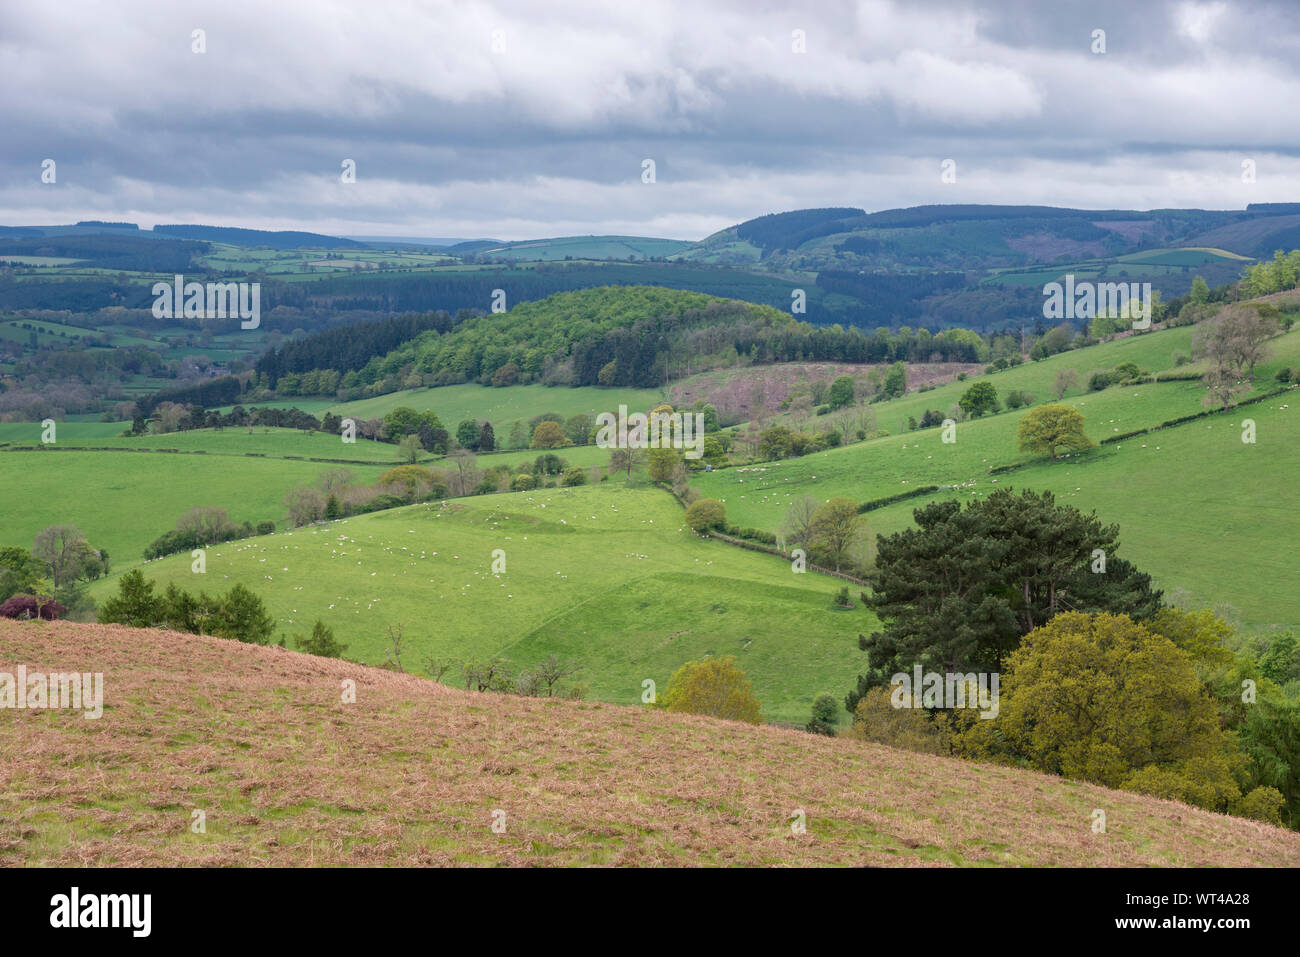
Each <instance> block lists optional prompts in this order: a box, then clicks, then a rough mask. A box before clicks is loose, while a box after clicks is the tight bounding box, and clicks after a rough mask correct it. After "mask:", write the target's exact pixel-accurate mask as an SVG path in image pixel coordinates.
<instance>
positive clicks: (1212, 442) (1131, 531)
mask: <svg viewBox="0 0 1300 957" xmlns="http://www.w3.org/2000/svg"><path fill="white" fill-rule="evenodd" d="M1186 334H1187V330H1184V329H1175V330H1172V331H1170V332H1165V333H1155V334H1152V335H1150V336H1141V337H1134V338H1130V339H1125V340H1120V341H1118V342H1114V343H1108V344H1106V345H1103V346H1100V347H1098V348H1096V349H1090V350H1081V351H1079V352H1076V353H1065V354H1063V355H1059V356H1054V357H1052V358H1051V359H1048V360H1045V361H1043V362H1041V363H1032V364H1028V365H1025V366H1021V367H1018V368H1016V369H1011V370H1007V371H1005V372H1000V373H996V374H994V375H992V376H990V377H989V381H990V382H993V383H994V384H995V385H996V386H997V388H998V390H999V392H1000V393H1005V391H1006V390H1007V389H1009V388H1028V389H1030V390H1031V391H1036V392H1037V393H1038V396H1039V400H1040V401H1041V400H1042V399H1044V398H1046V395H1045V393H1046V391H1047V387H1049V386H1050V383H1051V380H1052V379H1053V378H1054V377H1055V370H1056V369H1058V368H1064V367H1075V368H1080V369H1081V370H1082V372H1081V376H1082V378H1085V379H1086V371H1087V370H1088V369H1092V368H1110V367H1112V366H1113V365H1115V364H1117V363H1119V362H1122V361H1134V362H1137V363H1138V364H1139V365H1141V366H1143V367H1144V368H1147V369H1151V370H1159V369H1160V368H1161V365H1160V358H1161V356H1162V355H1164V356H1168V355H1169V354H1170V352H1171V351H1172V350H1176V349H1177V348H1178V347H1179V345H1180V344H1181V343H1182V342H1183V341H1184V340H1185V337H1186ZM1272 350H1273V353H1274V356H1273V358H1272V359H1271V360H1270V361H1269V362H1268V363H1266V364H1264V365H1262V366H1261V367H1260V368H1259V370H1258V373H1257V382H1256V392H1257V393H1258V392H1260V391H1263V390H1265V389H1272V388H1275V387H1276V386H1277V383H1276V382H1273V381H1272V380H1271V373H1272V372H1273V371H1274V370H1275V369H1276V368H1279V367H1280V366H1281V365H1284V364H1290V365H1292V366H1295V365H1297V364H1300V363H1298V362H1297V359H1300V332H1292V333H1289V334H1287V335H1286V336H1283V337H1281V338H1279V339H1276V340H1274V342H1273V344H1272ZM1166 364H1168V360H1167V359H1166ZM971 381H974V380H968V381H967V382H962V383H953V384H952V385H948V386H942V387H940V388H938V389H935V390H934V391H932V392H927V393H920V394H916V395H908V396H907V397H905V398H902V399H898V400H895V401H892V402H888V403H882V404H881V405H879V406H877V407H876V408H877V416H878V420H879V422H880V424H881V425H882V426H884V427H885V428H890V429H893V428H896V427H897V424H898V423H896V421H895V420H896V419H900V418H903V417H904V416H906V415H913V416H915V417H917V418H920V416H921V414H922V411H923V410H924V409H925V408H937V409H940V410H941V411H943V410H946V409H947V407H948V406H949V405H950V404H951V402H952V401H955V399H956V398H957V397H958V396H960V394H961V393H962V392H964V391H965V389H966V388H968V387H969V385H970V382H971ZM1074 392H1075V394H1074V395H1071V396H1067V397H1066V399H1065V402H1066V404H1068V405H1072V406H1075V407H1076V408H1078V409H1079V410H1080V411H1081V412H1082V413H1083V415H1084V417H1085V427H1086V429H1087V431H1088V434H1089V435H1090V436H1091V437H1092V438H1093V439H1094V440H1097V441H1100V440H1101V439H1104V438H1106V437H1107V436H1111V435H1115V434H1121V433H1126V432H1130V431H1134V430H1136V429H1140V428H1146V427H1150V426H1154V425H1158V424H1159V423H1161V422H1164V421H1167V420H1169V419H1173V418H1176V417H1179V416H1183V415H1189V414H1193V413H1196V412H1199V411H1202V406H1201V398H1202V396H1203V395H1204V389H1203V388H1202V387H1201V386H1200V385H1199V383H1196V382H1156V383H1150V384H1147V385H1138V386H1127V387H1113V388H1110V389H1106V390H1104V391H1102V392H1093V393H1080V392H1079V391H1078V390H1077V389H1076V390H1074ZM1290 405H1291V403H1290V402H1289V397H1288V396H1282V397H1280V398H1277V399H1272V400H1269V401H1267V402H1263V403H1258V404H1255V405H1250V406H1247V407H1245V408H1244V409H1240V410H1230V411H1229V412H1227V413H1223V414H1220V415H1217V416H1213V417H1210V418H1207V419H1204V420H1197V421H1193V422H1191V423H1188V424H1186V425H1183V426H1180V427H1178V428H1176V429H1172V430H1167V431H1163V432H1160V433H1156V434H1153V435H1148V436H1141V437H1139V438H1137V439H1133V440H1126V441H1124V442H1122V443H1118V444H1117V445H1111V446H1106V447H1103V449H1101V450H1099V451H1098V452H1097V453H1095V454H1093V455H1091V456H1089V457H1087V458H1086V459H1083V460H1079V459H1077V458H1076V459H1074V460H1073V461H1072V460H1066V461H1063V462H1060V463H1047V462H1043V463H1038V464H1034V465H1032V467H1030V468H1026V469H1023V470H1018V471H1014V472H1011V473H1009V474H1006V475H1002V476H990V475H989V471H988V470H989V468H990V467H992V466H996V465H1002V464H1006V463H1012V462H1018V461H1029V460H1028V459H1027V458H1026V457H1025V456H1022V455H1021V454H1020V453H1019V452H1018V451H1017V449H1016V427H1017V424H1018V422H1019V419H1020V418H1021V416H1022V415H1024V414H1025V413H1024V412H1023V411H1022V412H1004V413H1001V414H998V415H994V416H986V417H983V418H980V419H976V420H972V421H969V422H963V423H960V424H959V425H958V426H957V441H956V442H955V443H952V444H945V443H943V442H942V441H941V430H940V429H937V428H932V429H925V430H920V431H916V432H906V433H903V434H899V435H890V436H886V437H884V438H880V439H874V440H871V441H868V442H862V443H857V444H854V445H851V446H846V447H844V448H840V449H834V450H831V451H828V452H822V453H817V454H815V455H811V456H806V457H804V458H800V459H791V460H786V461H782V462H768V463H764V464H761V465H758V466H753V467H749V468H734V469H727V470H723V471H719V472H713V473H710V474H706V475H699V476H697V477H696V479H695V482H694V485H695V487H696V488H697V489H698V490H699V491H700V493H701V494H702V495H706V496H711V497H715V498H719V499H722V500H723V501H724V502H725V503H726V507H727V515H728V519H729V520H730V521H731V522H733V523H734V524H737V525H743V526H753V527H758V528H766V529H770V530H776V529H777V528H779V526H780V524H781V521H782V519H783V517H784V515H785V512H786V509H787V508H788V507H789V504H790V502H791V501H792V500H794V499H795V498H797V497H799V496H801V495H805V494H807V495H813V496H815V497H817V498H818V499H820V500H825V499H828V498H831V497H833V496H838V495H843V496H847V497H850V498H852V499H854V500H856V501H868V500H871V499H875V498H882V497H885V496H888V495H893V494H896V493H898V492H904V491H907V490H908V489H909V488H917V487H920V486H927V485H939V486H948V487H955V491H950V492H944V493H943V494H944V495H952V494H957V495H963V496H970V495H976V494H986V493H987V492H988V491H989V490H991V489H992V488H994V487H996V486H998V485H1012V486H1015V487H1027V488H1048V489H1053V490H1055V491H1057V492H1059V493H1060V494H1061V495H1062V496H1063V498H1065V500H1066V501H1068V502H1069V503H1070V504H1074V505H1077V506H1079V507H1081V508H1084V510H1085V511H1087V510H1092V509H1096V510H1097V512H1098V514H1099V515H1100V516H1101V517H1102V518H1103V519H1104V520H1105V521H1107V522H1118V523H1119V524H1120V527H1121V530H1122V532H1123V535H1122V540H1123V542H1124V553H1125V554H1126V555H1128V556H1129V557H1130V558H1132V559H1135V560H1137V561H1138V562H1139V564H1140V565H1141V567H1142V568H1143V569H1144V570H1146V571H1148V572H1150V573H1152V574H1153V575H1154V576H1155V577H1156V578H1157V579H1158V581H1159V582H1160V583H1161V584H1162V585H1164V586H1165V587H1167V588H1185V589H1188V590H1189V591H1190V592H1191V598H1192V599H1193V600H1194V601H1195V602H1196V603H1197V604H1205V605H1212V604H1216V603H1219V602H1228V603H1230V604H1232V605H1233V606H1235V607H1236V608H1237V609H1239V611H1240V612H1241V615H1242V617H1243V620H1244V621H1246V622H1247V623H1252V624H1270V623H1278V622H1281V623H1288V622H1295V621H1297V620H1300V603H1298V602H1297V601H1296V600H1295V599H1294V597H1293V596H1292V595H1291V594H1290V592H1289V591H1288V590H1287V589H1279V588H1277V587H1276V581H1277V580H1278V579H1277V578H1271V577H1270V576H1268V575H1267V574H1261V569H1269V568H1274V567H1277V564H1276V563H1277V562H1279V561H1281V555H1282V554H1283V550H1282V548H1281V546H1280V545H1279V543H1282V542H1287V541H1290V540H1292V539H1293V538H1294V536H1295V534H1296V533H1297V532H1300V519H1297V518H1296V511H1295V509H1294V508H1293V507H1291V505H1290V504H1289V499H1288V498H1287V495H1288V492H1289V489H1288V487H1287V485H1286V483H1285V480H1284V479H1282V478H1281V477H1282V476H1285V475H1289V474H1292V473H1294V470H1295V467H1296V466H1297V465H1300V420H1298V419H1297V418H1296V414H1297V413H1296V411H1295V410H1294V409H1292V408H1290ZM1247 417H1249V418H1253V419H1254V420H1255V421H1256V423H1257V427H1258V437H1257V442H1256V443H1255V444H1254V445H1245V444H1243V443H1242V442H1241V428H1240V423H1241V421H1242V420H1243V419H1244V418H1247ZM1144 446H1145V448H1144ZM927 500H929V498H928V497H926V498H918V499H915V500H911V501H908V502H904V503H900V504H898V505H894V506H891V507H889V508H888V509H883V510H878V511H873V512H871V513H869V515H868V517H867V520H868V524H869V526H870V530H871V532H872V535H873V538H874V535H875V534H876V533H879V532H891V531H896V530H898V529H899V528H902V527H905V526H906V525H907V524H908V523H909V522H910V519H911V514H912V510H913V509H914V508H916V507H917V506H918V505H920V504H922V503H923V502H925V501H927ZM1191 502H1194V503H1197V506H1198V507H1197V508H1195V509H1193V510H1191V511H1190V512H1189V509H1188V503H1191ZM1278 574H1279V575H1281V574H1282V570H1281V569H1280V568H1278Z"/></svg>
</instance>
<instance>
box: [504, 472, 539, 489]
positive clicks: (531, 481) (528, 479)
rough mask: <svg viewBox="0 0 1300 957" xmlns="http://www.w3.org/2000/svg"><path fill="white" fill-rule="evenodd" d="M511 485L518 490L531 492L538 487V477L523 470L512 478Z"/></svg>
mask: <svg viewBox="0 0 1300 957" xmlns="http://www.w3.org/2000/svg"><path fill="white" fill-rule="evenodd" d="M510 487H511V488H513V489H514V490H515V491H516V492H530V491H532V490H533V489H534V488H536V487H537V479H535V478H533V477H532V475H530V474H529V473H527V472H522V473H520V474H519V475H516V476H515V477H514V478H513V479H512V480H511V482H510Z"/></svg>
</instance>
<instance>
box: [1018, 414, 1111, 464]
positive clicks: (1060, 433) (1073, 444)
mask: <svg viewBox="0 0 1300 957" xmlns="http://www.w3.org/2000/svg"><path fill="white" fill-rule="evenodd" d="M1016 437H1017V438H1018V439H1019V445H1020V451H1021V452H1028V453H1030V454H1031V455H1042V454H1044V453H1046V454H1047V455H1049V456H1051V457H1052V458H1053V459H1055V458H1056V451H1057V449H1069V450H1070V451H1072V452H1082V451H1083V450H1084V449H1090V448H1093V447H1094V446H1096V444H1097V443H1096V442H1094V441H1093V440H1092V439H1090V438H1088V436H1087V435H1086V434H1085V433H1084V431H1083V415H1082V414H1080V412H1079V410H1078V409H1073V408H1071V407H1070V406H1068V405H1057V404H1056V403H1048V404H1047V405H1040V406H1039V407H1038V408H1036V409H1034V410H1033V411H1031V412H1026V413H1025V414H1024V416H1022V417H1021V419H1020V424H1019V425H1018V426H1017V427H1016Z"/></svg>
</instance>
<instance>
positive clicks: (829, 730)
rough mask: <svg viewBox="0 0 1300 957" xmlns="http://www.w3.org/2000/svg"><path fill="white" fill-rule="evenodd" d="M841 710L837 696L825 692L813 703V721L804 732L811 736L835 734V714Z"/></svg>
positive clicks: (805, 727)
mask: <svg viewBox="0 0 1300 957" xmlns="http://www.w3.org/2000/svg"><path fill="white" fill-rule="evenodd" d="M838 710H839V703H838V702H837V701H836V700H835V696H834V695H833V694H830V693H829V692H826V691H823V692H822V693H821V694H819V695H818V696H817V697H816V699H814V701H813V706H812V720H810V721H809V722H808V724H807V725H805V726H804V730H805V731H808V732H810V733H811V734H825V735H834V734H835V713H836V711H838Z"/></svg>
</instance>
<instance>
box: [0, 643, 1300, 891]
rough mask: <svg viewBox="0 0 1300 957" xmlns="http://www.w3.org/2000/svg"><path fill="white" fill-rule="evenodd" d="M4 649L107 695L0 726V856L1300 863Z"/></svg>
mask: <svg viewBox="0 0 1300 957" xmlns="http://www.w3.org/2000/svg"><path fill="white" fill-rule="evenodd" d="M14 662H23V663H26V664H27V665H28V666H29V668H31V669H32V670H35V669H37V668H45V669H47V670H50V671H53V670H56V669H57V670H65V671H70V670H77V671H90V672H102V673H103V675H104V686H105V698H106V706H105V708H104V713H103V717H102V718H100V719H99V720H97V721H87V720H85V719H84V718H83V717H82V716H81V715H80V714H79V713H75V712H71V711H15V712H12V713H10V714H9V716H8V717H7V718H6V720H5V721H3V722H0V755H3V757H4V760H3V761H0V864H7V865H28V866H31V865H68V866H81V867H84V866H88V865H89V866H132V865H136V866H139V865H164V866H176V865H226V866H230V865H242V866H265V865H297V866H306V865H321V866H335V865H345V864H350V865H364V866H376V865H487V864H505V865H530V864H531V865H538V864H542V865H586V864H633V865H643V866H645V865H770V864H791V865H800V864H807V865H818V864H821V865H825V864H841V865H895V866H914V865H935V864H939V865H969V866H978V865H1062V866H1085V867H1107V866H1153V865H1154V866H1255V867H1268V866H1273V867H1279V866H1291V867H1294V866H1297V865H1298V864H1300V835H1297V834H1294V833H1290V832H1287V831H1283V830H1281V829H1279V828H1275V827H1270V826H1267V825H1263V824H1259V823H1256V822H1252V821H1247V820H1242V819H1238V818H1231V817H1226V816H1223V815H1219V814H1211V813H1209V812H1206V811H1201V810H1198V809H1195V808H1191V807H1187V806H1185V805H1181V804H1176V803H1174V802H1170V801H1161V800H1156V799H1153V798H1144V797H1139V796H1137V795H1133V794H1127V793H1123V792H1118V791H1110V790H1107V789H1105V788H1100V787H1096V786H1093V785H1089V784H1078V783H1073V782H1067V781H1063V780H1061V779H1059V778H1052V777H1048V776H1046V775H1042V774H1037V773H1033V772H1026V771H1020V770H1015V769H1010V768H998V767H992V766H983V765H976V764H969V763H965V762H961V761H957V760H953V759H946V758H938V757H933V756H929V755H925V756H922V755H918V754H912V753H909V752H905V751H896V750H893V749H891V748H886V747H881V746H877V745H863V744H857V743H855V742H852V741H847V740H842V739H828V738H822V737H814V736H812V735H807V734H804V733H802V732H798V731H783V730H780V729H777V728H770V727H758V728H755V727H752V726H749V725H741V724H735V723H731V722H724V721H716V720H713V719H708V718H700V717H694V716H687V715H670V714H666V713H662V712H652V711H647V710H645V709H641V708H632V707H616V706H612V705H607V704H594V703H571V702H561V701H554V700H551V701H547V700H541V699H521V698H514V697H505V696H498V695H490V694H489V695H480V694H470V693H466V692H461V691H456V690H452V689H450V688H446V687H443V686H441V685H437V684H434V683H432V682H429V681H425V680H423V679H420V678H415V677H411V676H408V675H397V674H392V673H390V672H386V671H379V670H377V669H373V668H361V667H357V666H355V665H351V664H347V663H344V662H337V661H329V660H326V659H320V658H311V657H307V656H303V655H298V654H295V653H293V652H290V651H285V650H282V649H279V648H256V647H251V646H247V645H240V644H237V643H235V642H230V641H222V640H220V639H214V638H199V637H195V636H192V635H177V634H174V633H171V632H164V631H137V630H131V629H124V628H115V627H102V626H78V625H72V624H66V623H54V624H44V623H16V622H0V666H4V667H12V665H13V663H14ZM345 679H351V680H352V681H355V682H356V700H355V702H354V703H350V704H344V703H342V701H341V694H340V683H341V682H342V681H343V680H345ZM89 768H93V773H87V769H89ZM1094 809H1102V810H1104V811H1105V812H1106V821H1107V831H1106V833H1105V834H1094V833H1092V828H1091V824H1092V814H1093V811H1094ZM195 810H202V811H203V812H204V814H205V817H206V821H205V833H202V834H196V833H193V831H192V830H191V827H190V825H191V822H192V820H193V817H192V812H193V811H195ZM494 811H501V812H504V818H502V817H501V816H500V815H496V816H495V820H498V821H503V822H504V825H505V829H504V831H503V832H502V833H494V831H493V830H492V824H493V821H494V813H493V812H494ZM797 811H802V812H803V813H804V815H805V816H806V833H803V834H798V835H796V834H794V833H792V830H791V827H790V822H791V817H792V815H794V814H795V812H797Z"/></svg>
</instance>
